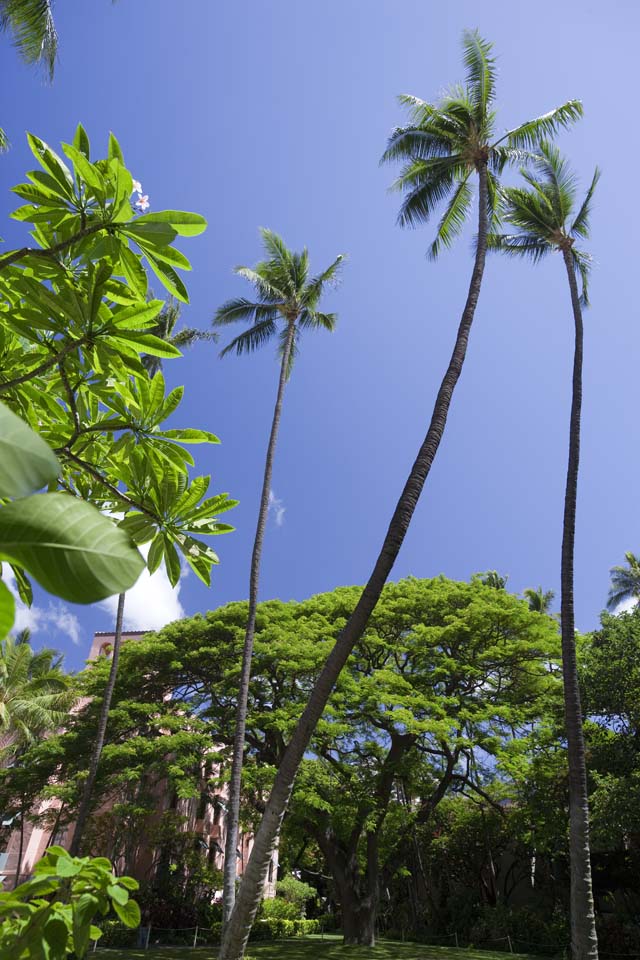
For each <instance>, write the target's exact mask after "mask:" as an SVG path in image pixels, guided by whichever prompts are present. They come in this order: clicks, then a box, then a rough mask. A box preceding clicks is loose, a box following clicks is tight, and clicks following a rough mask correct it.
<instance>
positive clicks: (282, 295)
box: [213, 228, 345, 375]
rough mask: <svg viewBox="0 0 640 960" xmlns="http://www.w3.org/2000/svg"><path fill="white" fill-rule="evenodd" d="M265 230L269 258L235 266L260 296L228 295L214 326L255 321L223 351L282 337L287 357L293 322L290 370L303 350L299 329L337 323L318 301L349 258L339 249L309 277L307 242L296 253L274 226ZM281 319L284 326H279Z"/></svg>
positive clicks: (251, 347)
mask: <svg viewBox="0 0 640 960" xmlns="http://www.w3.org/2000/svg"><path fill="white" fill-rule="evenodd" d="M260 233H261V235H262V242H263V244H264V248H265V253H266V254H267V257H268V258H269V259H267V260H263V261H262V262H261V263H259V264H257V266H256V267H255V268H254V269H250V268H249V267H236V273H237V274H239V275H240V276H241V277H244V279H245V280H248V281H249V283H251V284H253V286H254V287H255V290H256V293H257V295H258V300H257V301H255V302H252V301H250V300H246V299H245V298H244V297H236V298H234V299H233V300H227V302H226V303H223V305H222V306H221V307H220V308H219V309H218V310H217V311H216V314H215V316H214V318H213V325H214V326H217V327H220V326H226V325H228V324H231V323H237V322H249V323H251V326H250V327H249V329H248V330H245V332H244V333H241V334H239V336H237V337H234V339H233V340H232V341H231V342H230V343H228V344H227V346H226V347H225V348H224V350H223V351H222V353H221V356H225V355H226V354H228V353H237V354H238V355H239V354H242V353H251V352H253V351H254V350H257V349H259V348H260V347H262V346H263V345H264V344H265V343H267V342H268V341H269V340H272V339H273V338H274V337H276V336H277V337H278V355H279V356H280V357H282V355H283V351H284V348H285V343H286V341H287V332H288V328H289V326H290V325H291V324H293V326H294V337H293V342H292V346H291V353H290V354H289V364H288V369H287V375H289V374H290V373H291V368H292V366H293V362H294V360H295V357H296V355H297V353H298V343H299V339H300V334H301V333H302V332H303V331H304V330H317V329H324V330H329V331H332V330H333V329H334V328H335V324H336V315H335V314H334V313H322V312H321V311H320V310H318V305H319V302H320V299H321V297H322V295H323V293H324V292H325V290H326V288H327V287H328V286H329V285H330V284H332V283H335V282H336V281H337V279H338V276H339V271H340V267H341V265H342V263H343V261H344V259H345V257H344V254H339V256H337V257H336V259H335V260H334V261H333V263H332V264H330V266H328V267H327V269H326V270H324V271H323V272H322V273H320V274H318V275H317V276H310V275H309V254H308V251H307V249H306V247H305V249H304V250H303V251H302V253H294V252H293V251H291V250H289V249H288V247H287V246H286V244H285V243H284V241H283V240H282V238H281V237H279V236H278V234H277V233H274V232H273V231H272V230H266V229H264V228H263V229H262V230H261V231H260ZM279 321H281V329H279V328H278V323H279Z"/></svg>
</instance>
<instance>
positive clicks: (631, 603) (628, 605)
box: [613, 597, 638, 616]
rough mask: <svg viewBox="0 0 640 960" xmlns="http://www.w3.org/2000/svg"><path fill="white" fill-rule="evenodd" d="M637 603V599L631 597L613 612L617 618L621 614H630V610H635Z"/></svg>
mask: <svg viewBox="0 0 640 960" xmlns="http://www.w3.org/2000/svg"><path fill="white" fill-rule="evenodd" d="M637 602H638V598H637V597H629V599H628V600H623V601H622V603H619V604H618V606H617V607H616V608H615V610H614V611H613V612H614V614H615V615H616V616H618V614H619V613H628V612H629V610H633V608H634V607H635V605H636V604H637Z"/></svg>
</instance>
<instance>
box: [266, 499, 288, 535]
mask: <svg viewBox="0 0 640 960" xmlns="http://www.w3.org/2000/svg"><path fill="white" fill-rule="evenodd" d="M286 509H287V508H286V507H285V505H284V504H283V502H282V500H280V498H279V497H276V495H275V493H274V492H273V490H269V513H272V514H273V519H274V521H275V524H276V527H281V526H282V524H283V523H284V514H285V510H286Z"/></svg>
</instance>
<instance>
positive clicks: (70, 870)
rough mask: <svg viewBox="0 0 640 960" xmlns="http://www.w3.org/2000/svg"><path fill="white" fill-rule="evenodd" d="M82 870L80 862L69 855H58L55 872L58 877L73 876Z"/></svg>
mask: <svg viewBox="0 0 640 960" xmlns="http://www.w3.org/2000/svg"><path fill="white" fill-rule="evenodd" d="M81 870H82V864H81V863H78V861H77V860H75V859H73V858H72V857H70V856H65V857H59V858H58V863H57V866H56V873H57V874H58V876H59V877H75V876H76V874H78V873H80V871H81Z"/></svg>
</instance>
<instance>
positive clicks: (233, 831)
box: [222, 320, 295, 924]
mask: <svg viewBox="0 0 640 960" xmlns="http://www.w3.org/2000/svg"><path fill="white" fill-rule="evenodd" d="M294 335H295V320H290V321H289V327H288V336H287V341H286V343H285V347H284V351H283V354H282V363H281V364H280V379H279V381H278V393H277V396H276V404H275V407H274V410H273V420H272V421H271V434H270V436H269V445H268V447H267V456H266V460H265V465H264V477H263V480H262V495H261V498H260V509H259V511H258V524H257V526H256V535H255V539H254V541H253V553H252V554H251V572H250V575H249V616H248V618H247V629H246V632H245V636H244V648H243V651H242V668H241V671H240V686H239V689H238V703H237V706H236V725H235V731H234V736H233V759H232V762H231V778H230V780H229V802H228V807H227V817H226V828H227V836H226V840H225V846H224V882H223V907H222V910H223V923H224V924H226V923H227V922H228V920H229V918H230V916H231V913H232V911H233V907H234V903H235V899H236V850H237V847H238V830H239V821H240V792H241V788H242V762H243V758H244V737H245V728H246V724H247V702H248V699H249V681H250V680H251V658H252V656H253V638H254V634H255V629H256V609H257V606H258V586H259V581H260V559H261V556H262V544H263V542H264V531H265V527H266V525H267V514H268V512H269V493H270V491H271V475H272V473H273V458H274V454H275V449H276V442H277V439H278V430H279V428H280V417H281V414H282V400H283V397H284V388H285V386H286V383H287V371H288V367H289V357H290V356H291V350H292V347H293V338H294Z"/></svg>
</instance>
